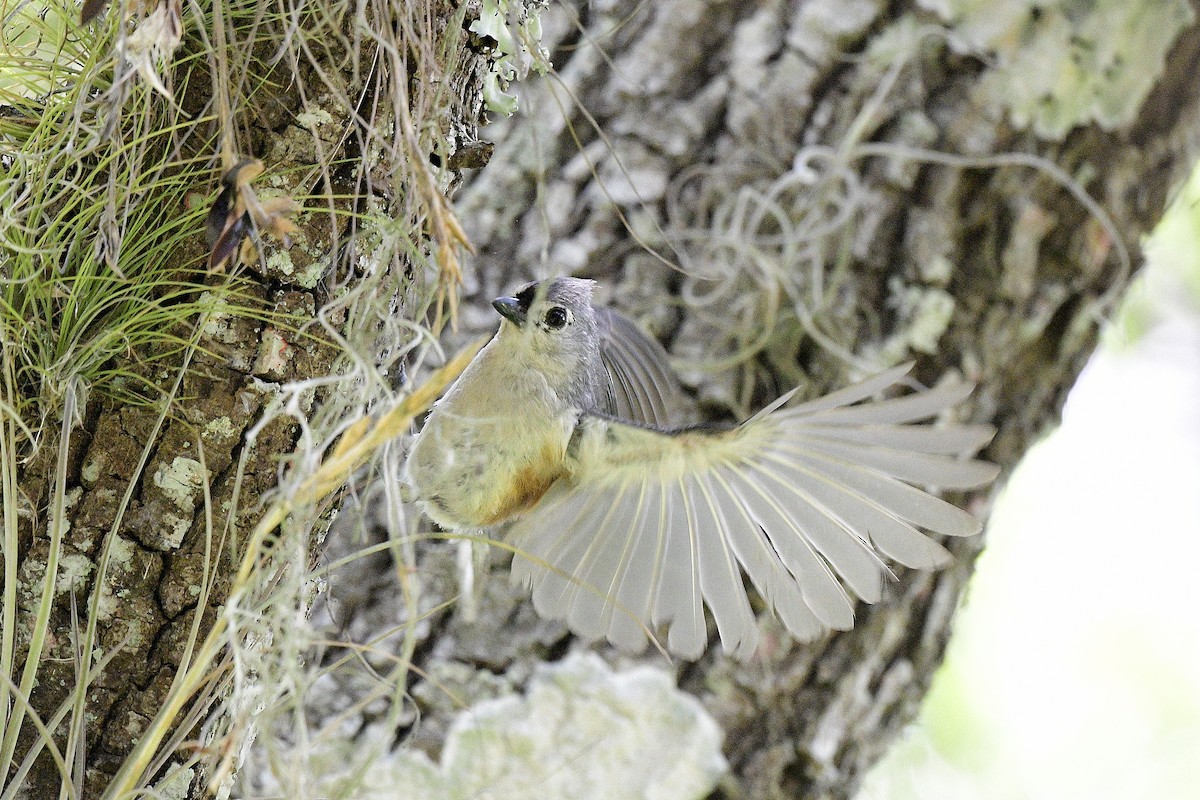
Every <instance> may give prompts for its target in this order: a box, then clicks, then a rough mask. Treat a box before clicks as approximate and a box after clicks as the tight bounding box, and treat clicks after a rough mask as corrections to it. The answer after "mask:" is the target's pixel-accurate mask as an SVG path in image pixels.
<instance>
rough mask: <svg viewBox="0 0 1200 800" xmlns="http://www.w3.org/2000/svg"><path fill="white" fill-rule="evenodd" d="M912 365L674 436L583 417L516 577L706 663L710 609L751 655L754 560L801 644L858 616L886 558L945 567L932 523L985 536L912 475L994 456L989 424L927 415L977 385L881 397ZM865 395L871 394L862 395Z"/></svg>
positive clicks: (937, 473) (965, 468)
mask: <svg viewBox="0 0 1200 800" xmlns="http://www.w3.org/2000/svg"><path fill="white" fill-rule="evenodd" d="M907 369H908V367H900V368H896V369H892V370H889V371H887V372H885V373H883V374H881V375H879V376H876V377H875V378H872V379H870V380H867V381H865V382H863V383H860V384H858V385H856V386H852V387H850V388H847V389H843V390H841V391H838V392H835V393H833V394H831V395H827V396H826V397H823V398H819V399H817V400H813V401H811V402H808V403H803V404H801V405H797V406H795V407H793V408H788V409H784V410H778V411H773V412H771V413H768V414H760V415H758V416H756V417H754V418H753V419H751V420H749V421H748V422H746V423H744V424H743V425H741V426H739V427H737V428H732V429H729V430H724V431H711V430H683V431H676V432H671V433H664V432H660V431H654V430H648V429H645V428H638V427H634V426H632V425H626V424H621V423H619V422H616V421H613V420H609V419H604V418H601V417H595V416H589V417H585V418H584V420H583V421H582V422H581V423H580V427H579V429H578V430H577V432H576V437H575V439H573V442H572V448H573V451H572V455H573V457H574V459H575V470H574V472H573V474H572V475H571V477H570V478H562V479H560V480H559V481H557V482H556V483H555V484H554V485H553V486H552V487H551V488H550V490H549V491H548V492H547V493H546V495H545V496H544V497H543V499H542V500H541V502H539V503H538V505H537V506H535V507H534V508H533V509H532V510H531V511H530V512H528V514H527V515H526V516H524V517H521V518H520V519H518V520H517V522H516V523H515V525H514V527H513V528H512V532H511V536H512V542H513V545H514V547H515V548H516V550H517V553H518V554H517V556H516V557H515V558H514V559H513V579H514V580H515V581H520V582H523V583H525V584H526V585H529V586H531V587H532V589H533V601H534V606H535V608H536V609H537V610H538V612H539V613H540V614H542V615H543V616H546V617H550V618H553V619H560V620H564V621H566V623H567V624H568V625H569V626H570V628H571V629H572V630H573V631H575V632H576V633H577V634H579V635H581V636H584V637H586V638H599V637H601V636H606V637H607V638H608V640H609V641H610V642H612V643H614V644H616V645H617V646H619V647H622V648H624V649H627V650H635V651H636V650H641V649H643V648H644V647H645V645H646V643H647V635H646V634H647V631H648V630H653V628H654V627H656V626H658V625H661V624H666V625H668V626H669V630H668V633H667V649H668V650H669V651H670V652H672V653H674V654H676V655H679V656H683V657H685V658H695V657H698V656H699V655H700V653H702V652H703V650H704V648H705V645H706V643H707V631H706V628H705V621H704V611H703V606H704V605H707V606H708V607H709V609H710V610H711V612H712V615H713V617H714V619H715V620H716V624H717V630H718V632H719V633H720V636H721V641H722V643H723V644H724V646H725V650H726V651H727V652H732V653H734V654H735V655H737V656H738V657H740V658H745V657H748V656H749V655H750V654H752V653H753V652H754V649H755V647H756V645H757V640H758V627H757V623H756V620H755V616H754V612H753V610H752V609H751V607H750V603H749V600H748V599H747V596H746V590H745V588H744V585H743V582H742V572H743V571H744V572H745V574H746V575H748V576H749V578H750V580H751V581H752V582H753V584H754V587H755V588H756V589H757V590H758V593H759V595H761V596H762V598H763V599H764V601H765V602H766V604H767V605H768V606H769V607H771V608H772V609H774V611H775V613H776V614H777V615H778V616H779V618H780V619H781V620H782V621H783V623H784V625H786V626H787V628H788V630H789V631H791V632H792V633H793V634H794V635H795V636H796V637H797V638H799V639H802V640H803V639H811V638H814V637H816V636H818V635H820V634H821V633H822V632H823V631H825V630H827V629H848V628H850V627H851V625H852V624H853V621H854V604H853V602H852V600H851V598H850V596H849V594H848V593H847V591H846V589H847V588H848V589H849V590H851V591H852V592H853V593H854V594H855V595H857V596H858V597H861V598H862V599H863V600H866V601H868V602H874V601H876V600H878V599H879V597H880V594H881V588H882V579H883V576H884V575H885V574H887V572H888V569H887V566H886V565H885V563H884V561H883V558H882V557H883V556H886V557H888V558H891V559H894V560H895V561H898V562H899V563H901V564H904V565H905V566H909V567H922V568H932V567H937V566H941V565H943V564H945V563H946V561H947V560H948V559H949V553H948V552H947V551H946V550H945V549H944V548H943V547H942V546H941V545H940V544H938V543H937V542H935V541H933V540H932V539H930V538H928V537H927V536H926V535H925V534H924V533H922V531H923V530H928V531H932V532H934V533H939V534H948V535H951V536H968V535H971V534H975V533H978V532H979V531H980V529H981V525H980V523H979V521H978V520H976V519H975V518H974V517H973V516H971V515H970V514H968V513H966V512H965V511H962V510H961V509H959V508H957V507H955V506H953V505H951V504H950V503H947V502H946V501H944V500H941V499H939V498H937V497H935V496H934V495H932V494H929V493H927V492H925V491H922V490H920V489H917V488H914V486H913V485H912V484H916V485H921V486H937V487H941V488H945V489H970V488H976V487H980V486H983V485H986V484H987V483H989V482H991V481H992V480H993V479H994V478H995V477H996V474H997V471H998V470H997V468H996V467H995V466H994V465H992V464H988V463H985V462H982V461H975V460H969V456H971V455H973V454H974V453H975V452H976V451H977V450H978V449H979V448H980V447H982V446H983V445H984V444H986V443H987V442H988V441H989V440H990V439H991V437H992V435H993V433H994V431H993V429H992V428H991V427H990V426H986V425H962V424H948V425H938V426H935V425H932V424H920V423H918V422H917V421H919V420H923V419H927V418H929V417H932V416H934V415H936V414H937V413H938V412H940V411H942V410H943V409H946V408H949V407H951V406H953V405H954V404H956V403H958V402H959V401H961V400H962V399H963V398H965V397H966V396H967V395H968V394H969V393H970V391H971V386H970V385H968V384H965V383H957V384H947V385H943V386H941V387H938V388H935V389H932V390H929V391H925V392H919V393H915V394H909V395H906V396H904V397H900V398H896V399H889V400H881V401H870V400H869V398H871V397H872V396H873V395H875V394H877V393H878V392H879V391H880V390H882V389H884V388H886V387H888V386H890V385H892V384H893V383H895V382H896V381H897V380H899V379H900V378H901V377H903V375H904V374H905V372H906V371H907ZM864 401H866V402H864Z"/></svg>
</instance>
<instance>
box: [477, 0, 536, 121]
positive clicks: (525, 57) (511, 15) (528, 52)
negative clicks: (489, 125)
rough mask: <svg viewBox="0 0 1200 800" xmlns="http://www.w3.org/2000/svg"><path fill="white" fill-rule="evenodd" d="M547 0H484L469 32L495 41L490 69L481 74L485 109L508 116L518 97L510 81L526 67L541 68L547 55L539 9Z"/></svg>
mask: <svg viewBox="0 0 1200 800" xmlns="http://www.w3.org/2000/svg"><path fill="white" fill-rule="evenodd" d="M545 6H546V0H526V1H525V2H518V0H483V7H482V8H481V9H480V11H479V19H477V20H475V21H474V22H472V23H471V25H470V30H471V32H472V33H475V34H478V35H479V36H484V37H487V38H489V39H491V40H492V41H494V42H495V54H494V56H493V57H492V65H491V69H490V70H489V71H488V73H487V74H486V75H485V76H484V79H483V80H484V82H483V101H484V103H485V104H486V105H487V107H488V109H490V110H491V111H495V112H496V113H498V114H504V115H505V116H508V115H510V114H512V113H513V112H515V111H516V110H517V97H516V95H514V94H512V93H510V92H509V91H508V87H509V84H510V83H511V82H513V81H516V80H521V79H523V78H524V77H525V76H526V75H528V74H529V70H530V69H531V68H532V69H536V70H537V71H538V72H544V71H545V70H546V69H547V68H548V67H549V66H550V56H549V54H548V53H547V52H546V51H545V50H544V49H543V48H542V46H541V39H542V21H541V12H542V9H543V8H544V7H545Z"/></svg>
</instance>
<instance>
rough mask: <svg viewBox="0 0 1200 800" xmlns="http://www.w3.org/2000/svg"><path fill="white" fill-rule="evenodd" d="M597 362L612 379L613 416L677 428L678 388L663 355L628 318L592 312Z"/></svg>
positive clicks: (602, 309) (604, 311) (601, 309)
mask: <svg viewBox="0 0 1200 800" xmlns="http://www.w3.org/2000/svg"><path fill="white" fill-rule="evenodd" d="M596 317H597V322H598V323H599V332H600V359H601V360H602V361H603V362H604V367H605V368H606V369H607V370H608V374H609V377H611V378H612V385H613V396H614V400H615V407H614V408H612V409H610V411H611V413H612V415H613V416H615V417H617V418H618V419H623V420H628V421H629V422H636V423H640V424H643V425H652V426H654V427H657V428H666V427H668V426H670V425H673V424H678V422H679V413H680V399H679V395H680V388H679V381H678V379H677V378H676V377H675V373H674V372H673V371H672V370H671V365H670V362H669V361H668V360H667V353H666V351H665V350H663V348H662V345H660V344H659V343H658V342H657V341H655V340H654V339H652V338H651V337H650V336H648V335H647V334H646V333H644V332H643V331H642V329H641V328H639V327H638V326H637V324H636V323H634V322H633V321H632V320H630V319H629V318H628V317H625V316H623V315H622V314H620V313H618V312H616V311H613V310H612V309H610V308H605V307H597V308H596Z"/></svg>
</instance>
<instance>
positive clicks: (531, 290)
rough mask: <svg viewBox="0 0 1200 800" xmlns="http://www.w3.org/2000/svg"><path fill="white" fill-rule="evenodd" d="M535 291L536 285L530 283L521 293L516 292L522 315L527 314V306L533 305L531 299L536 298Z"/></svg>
mask: <svg viewBox="0 0 1200 800" xmlns="http://www.w3.org/2000/svg"><path fill="white" fill-rule="evenodd" d="M537 289H538V284H537V282H536V281H535V282H534V283H531V284H529V285H528V286H526V287H525V288H524V289H522V290H521V291H519V292H517V294H516V298H517V303H519V304H520V308H521V312H522V313H527V312H528V311H529V306H530V305H532V304H533V298H534V297H536V296H537Z"/></svg>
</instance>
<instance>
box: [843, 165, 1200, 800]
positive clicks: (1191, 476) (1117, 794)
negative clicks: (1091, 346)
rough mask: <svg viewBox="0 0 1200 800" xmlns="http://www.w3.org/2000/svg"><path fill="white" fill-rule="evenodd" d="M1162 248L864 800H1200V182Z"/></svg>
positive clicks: (1001, 507) (1023, 490)
mask: <svg viewBox="0 0 1200 800" xmlns="http://www.w3.org/2000/svg"><path fill="white" fill-rule="evenodd" d="M1146 251H1147V255H1148V260H1149V262H1150V265H1149V268H1148V269H1147V270H1146V272H1145V274H1144V275H1143V276H1142V277H1141V278H1140V279H1139V281H1138V282H1137V284H1136V286H1135V288H1134V289H1133V290H1132V291H1131V293H1130V295H1129V297H1128V299H1127V300H1126V302H1125V306H1124V308H1123V309H1122V311H1121V312H1120V313H1119V314H1118V316H1117V319H1116V320H1115V321H1114V324H1113V325H1112V327H1111V329H1110V330H1109V331H1107V332H1106V335H1105V341H1104V346H1103V347H1102V348H1101V349H1100V350H1099V351H1098V352H1097V353H1096V355H1095V356H1094V357H1093V358H1092V360H1091V363H1090V364H1089V365H1088V367H1087V369H1086V370H1085V371H1084V373H1083V374H1082V376H1081V377H1080V379H1079V382H1078V383H1077V384H1076V386H1075V388H1074V389H1073V390H1072V392H1071V394H1070V397H1069V399H1068V401H1067V405H1066V408H1065V410H1064V412H1063V422H1062V426H1061V428H1060V429H1058V430H1057V431H1055V432H1054V433H1053V434H1051V435H1050V436H1049V437H1048V438H1047V439H1046V440H1044V441H1043V442H1042V443H1041V444H1040V445H1038V446H1037V447H1036V448H1034V449H1033V450H1032V451H1031V452H1030V453H1029V454H1028V456H1027V457H1026V459H1025V460H1024V461H1023V462H1022V464H1021V466H1020V467H1019V468H1018V469H1017V471H1016V473H1015V474H1014V475H1013V477H1012V480H1011V481H1010V482H1009V484H1008V487H1007V489H1006V490H1005V492H1004V494H1003V496H1002V497H1001V498H1000V501H999V502H998V503H997V505H996V509H995V511H994V513H993V516H992V521H991V524H990V526H989V528H988V533H987V536H988V546H987V550H986V551H985V552H984V555H983V556H982V558H981V559H980V561H979V568H978V572H977V574H976V575H975V577H974V579H973V583H972V586H971V588H970V591H969V593H968V597H967V601H966V605H965V607H964V609H963V610H962V613H961V614H960V616H959V618H958V622H957V627H956V631H955V635H954V637H953V639H952V640H951V645H950V652H949V654H948V658H947V661H946V664H945V666H944V668H943V670H942V671H941V672H940V673H939V675H938V677H937V679H936V680H935V683H934V686H933V689H932V691H931V693H930V695H929V697H928V699H927V702H926V706H925V709H924V712H923V714H922V717H921V720H920V721H919V722H918V723H917V725H915V726H914V727H913V728H912V729H911V730H910V731H909V732H908V735H907V736H906V737H905V739H904V741H903V742H901V743H900V744H898V745H897V746H896V747H895V748H894V749H893V751H892V752H891V754H890V755H889V757H888V758H887V759H885V761H884V762H883V763H882V764H880V765H879V767H877V768H876V770H875V771H874V772H873V773H872V774H871V775H870V776H869V778H868V780H867V783H866V785H865V786H864V788H863V790H862V792H861V793H860V796H859V800H908V799H909V798H919V799H920V800H950V799H951V798H953V800H1016V799H1018V798H1020V799H1022V800H1024V799H1025V798H1029V799H1030V800H1042V799H1043V798H1044V799H1045V800H1074V798H1080V800H1083V799H1084V798H1086V800H1110V799H1112V800H1116V799H1117V798H1119V799H1120V800H1135V799H1137V798H1147V800H1150V799H1153V800H1175V799H1176V798H1178V799H1179V800H1185V799H1186V800H1196V799H1197V798H1200V592H1198V591H1197V586H1198V583H1200V577H1198V572H1200V171H1198V172H1197V174H1196V175H1195V176H1193V179H1192V181H1191V183H1190V185H1189V186H1187V187H1186V188H1185V189H1184V190H1183V191H1182V192H1181V195H1180V197H1179V198H1178V199H1177V200H1176V202H1175V204H1174V207H1173V209H1172V211H1171V212H1170V213H1169V214H1168V215H1167V217H1166V218H1164V220H1163V223H1162V224H1161V225H1160V226H1159V228H1158V230H1157V231H1156V232H1155V234H1154V236H1153V237H1152V239H1151V240H1150V241H1149V242H1148V243H1147V245H1146Z"/></svg>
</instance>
